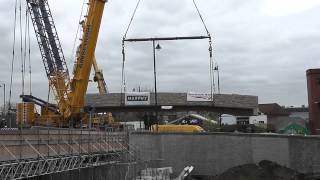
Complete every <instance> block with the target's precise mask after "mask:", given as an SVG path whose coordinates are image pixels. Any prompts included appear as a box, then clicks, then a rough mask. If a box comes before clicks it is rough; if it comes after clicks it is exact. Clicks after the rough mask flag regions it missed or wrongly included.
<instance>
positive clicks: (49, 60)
mask: <svg viewBox="0 0 320 180" xmlns="http://www.w3.org/2000/svg"><path fill="white" fill-rule="evenodd" d="M26 1H27V4H28V9H29V13H30V15H31V19H32V23H33V27H34V30H35V34H36V37H37V41H38V45H39V49H40V52H41V56H42V60H43V63H44V66H45V70H46V74H47V77H48V80H49V85H50V89H51V90H52V92H53V94H54V96H55V99H56V101H57V105H56V106H54V105H48V103H47V102H44V101H41V100H39V99H38V98H35V97H33V96H22V98H23V100H24V101H27V102H30V101H31V102H35V103H36V104H38V105H40V106H42V107H45V106H47V107H50V108H49V110H50V111H54V110H55V111H56V112H55V113H56V114H55V115H53V113H51V116H49V115H50V113H49V112H48V111H43V114H42V116H45V115H46V119H48V117H55V118H56V119H54V118H52V119H51V122H52V123H57V122H56V121H57V120H58V121H60V122H59V123H63V124H64V125H67V123H70V122H71V120H73V121H74V120H75V121H76V120H80V119H81V118H83V117H84V116H83V114H82V113H81V109H82V108H83V106H84V98H85V95H86V92H87V87H88V82H89V77H90V72H91V68H92V66H93V65H94V68H95V69H97V70H98V66H97V65H96V62H95V56H94V54H95V49H96V45H97V40H98V35H99V30H100V25H101V20H102V15H103V11H104V5H105V3H106V0H89V3H88V10H87V15H86V16H85V17H86V19H85V20H84V21H83V32H84V33H83V36H82V41H81V44H80V45H79V51H78V53H77V56H76V61H75V66H74V69H73V77H72V79H71V78H70V76H69V71H68V68H67V64H66V61H65V58H64V55H63V51H62V48H61V43H60V41H59V37H58V34H57V31H56V28H55V25H54V21H53V18H52V14H51V11H50V7H49V4H48V0H26ZM99 72H101V71H99ZM99 72H98V73H97V72H96V76H97V74H98V76H99V75H100V76H99V77H98V78H97V79H98V80H100V81H99V82H100V83H102V84H101V85H100V86H102V85H104V86H105V83H104V80H103V75H102V72H101V74H99ZM101 78H102V80H103V81H101ZM103 83H104V84H103ZM57 114H58V115H57Z"/></svg>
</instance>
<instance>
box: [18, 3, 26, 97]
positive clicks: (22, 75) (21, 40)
mask: <svg viewBox="0 0 320 180" xmlns="http://www.w3.org/2000/svg"><path fill="white" fill-rule="evenodd" d="M21 4H22V3H21V0H19V34H20V60H21V81H22V88H21V94H22V95H24V69H25V67H24V64H25V63H24V60H25V59H24V56H23V54H24V52H23V35H22V34H23V32H22V6H21Z"/></svg>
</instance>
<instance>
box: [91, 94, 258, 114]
mask: <svg viewBox="0 0 320 180" xmlns="http://www.w3.org/2000/svg"><path fill="white" fill-rule="evenodd" d="M157 99H158V106H157V107H156V106H155V96H154V93H151V95H150V105H135V106H133V105H130V106H128V105H125V104H124V94H121V93H109V94H105V95H99V94H88V95H87V97H86V107H87V108H88V107H94V109H95V112H128V111H131V112H135V111H155V109H156V108H157V110H158V111H211V112H219V113H224V114H233V115H252V114H255V113H256V110H257V108H258V97H257V96H248V95H237V94H215V95H214V96H213V99H214V100H213V102H212V101H209V102H205V101H202V102H199V101H187V93H158V98H157ZM163 106H172V109H163V108H162V107H163Z"/></svg>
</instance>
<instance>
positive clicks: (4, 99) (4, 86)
mask: <svg viewBox="0 0 320 180" xmlns="http://www.w3.org/2000/svg"><path fill="white" fill-rule="evenodd" d="M0 87H3V112H2V113H3V115H5V114H6V113H5V112H6V84H5V83H2V84H0Z"/></svg>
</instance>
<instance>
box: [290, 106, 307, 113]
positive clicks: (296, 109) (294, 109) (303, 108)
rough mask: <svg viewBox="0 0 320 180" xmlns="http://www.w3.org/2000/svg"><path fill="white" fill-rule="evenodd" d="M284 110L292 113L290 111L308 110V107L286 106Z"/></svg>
mask: <svg viewBox="0 0 320 180" xmlns="http://www.w3.org/2000/svg"><path fill="white" fill-rule="evenodd" d="M286 111H287V112H288V113H292V112H309V108H307V107H288V108H286Z"/></svg>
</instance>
